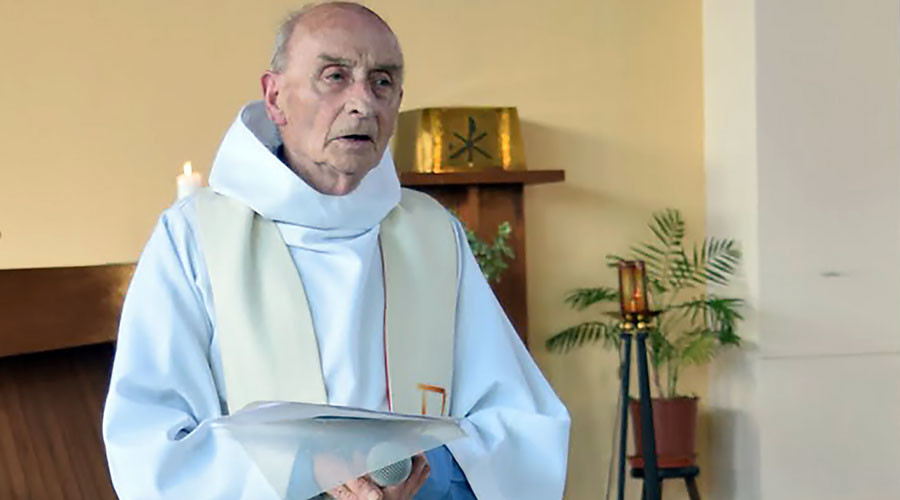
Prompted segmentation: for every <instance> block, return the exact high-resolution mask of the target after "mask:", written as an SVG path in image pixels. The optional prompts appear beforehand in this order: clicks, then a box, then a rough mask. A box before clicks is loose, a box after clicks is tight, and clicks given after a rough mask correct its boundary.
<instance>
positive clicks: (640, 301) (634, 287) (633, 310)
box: [618, 260, 648, 316]
mask: <svg viewBox="0 0 900 500" xmlns="http://www.w3.org/2000/svg"><path fill="white" fill-rule="evenodd" d="M618 267H619V298H620V306H621V309H622V314H623V315H626V316H627V315H633V314H645V313H647V312H648V307H647V274H646V272H645V268H644V262H643V261H640V260H623V261H620V262H619V266H618Z"/></svg>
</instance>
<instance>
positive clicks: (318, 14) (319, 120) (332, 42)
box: [262, 2, 403, 195]
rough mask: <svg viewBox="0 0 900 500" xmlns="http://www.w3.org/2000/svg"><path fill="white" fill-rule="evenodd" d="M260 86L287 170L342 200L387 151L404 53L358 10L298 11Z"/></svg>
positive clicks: (378, 22)
mask: <svg viewBox="0 0 900 500" xmlns="http://www.w3.org/2000/svg"><path fill="white" fill-rule="evenodd" d="M262 87H263V97H264V100H265V104H266V111H267V112H268V115H269V118H270V119H271V120H272V122H273V123H274V124H275V125H276V126H277V127H278V130H279V132H280V133H281V139H282V144H283V154H284V159H285V160H286V162H287V163H288V165H289V166H290V167H291V168H292V169H293V170H294V171H295V172H297V174H298V175H299V176H300V177H301V178H303V180H305V181H306V182H307V183H308V184H310V185H311V186H312V187H313V188H315V189H317V190H318V191H320V192H322V193H326V194H332V195H343V194H347V193H349V192H351V191H353V190H354V189H355V188H356V187H357V186H358V185H359V182H360V181H361V180H362V179H363V177H365V175H366V173H367V172H369V171H370V170H371V169H373V168H374V167H375V166H376V165H377V164H378V163H379V161H380V160H381V158H382V157H383V155H384V151H385V149H386V148H387V144H388V141H389V140H390V136H391V134H392V133H393V130H394V124H395V123H396V118H397V112H398V110H399V107H400V101H401V99H402V97H403V54H402V52H401V51H400V44H399V43H398V42H397V37H396V36H394V32H393V31H391V29H390V27H388V25H387V24H386V23H385V22H384V21H383V20H382V19H381V18H380V17H378V15H377V14H375V13H374V12H372V11H371V10H369V9H367V8H365V7H363V6H362V5H359V4H355V3H350V2H332V3H323V4H318V5H315V6H312V7H305V8H303V9H301V10H299V11H297V12H296V13H294V14H292V15H291V16H289V17H288V18H287V20H286V21H285V22H284V24H283V25H282V27H281V31H280V32H279V35H278V41H277V43H276V47H275V54H274V56H273V57H272V67H271V69H270V70H269V71H266V73H265V74H264V75H263V76H262Z"/></svg>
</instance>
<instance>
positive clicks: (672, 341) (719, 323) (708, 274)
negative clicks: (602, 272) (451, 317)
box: [546, 209, 743, 467]
mask: <svg viewBox="0 0 900 500" xmlns="http://www.w3.org/2000/svg"><path fill="white" fill-rule="evenodd" d="M648 228H649V230H650V233H651V234H652V238H651V239H650V240H649V241H646V242H640V243H636V244H634V245H631V247H630V252H629V253H630V255H628V256H627V258H628V259H639V260H643V261H644V262H645V264H646V273H647V283H648V294H649V298H650V301H651V305H652V308H653V309H654V310H656V311H658V312H659V316H658V318H657V321H656V322H655V323H654V324H653V325H652V326H651V327H650V329H649V332H648V337H647V340H648V355H649V358H650V368H651V373H650V375H651V379H652V381H653V386H654V388H655V392H656V396H657V397H654V398H653V413H654V414H653V417H654V418H653V420H654V428H655V430H656V450H657V455H658V460H659V465H660V466H661V467H679V466H686V465H692V464H693V463H694V460H695V453H694V436H695V435H696V417H697V403H698V399H697V397H696V396H686V395H684V394H682V393H681V392H680V391H679V388H678V383H679V380H680V376H681V374H682V371H683V370H684V369H685V368H686V367H688V366H691V365H702V364H705V363H707V362H709V361H710V360H712V359H713V357H714V356H715V355H716V354H717V353H718V352H719V351H720V349H722V348H724V347H728V346H738V345H740V342H741V338H740V336H739V335H738V334H737V332H736V327H737V323H738V322H739V321H740V320H741V319H743V318H742V316H741V314H740V307H741V306H742V304H743V300H742V299H739V298H733V297H725V296H722V295H720V294H719V293H717V292H719V291H721V289H722V287H725V286H727V285H728V284H729V282H730V280H731V279H732V278H733V277H734V275H735V273H736V272H737V267H738V265H739V264H740V261H741V252H740V250H739V248H738V244H737V243H736V242H735V241H734V240H731V239H721V238H706V239H705V240H704V241H703V242H702V243H699V244H698V243H694V244H692V245H691V247H690V248H686V247H685V243H684V237H685V223H684V219H683V218H682V216H681V213H680V212H679V211H678V210H675V209H668V210H664V211H661V212H657V213H655V214H653V216H652V218H651V220H650V222H649V224H648ZM606 258H607V263H608V264H609V266H610V267H615V266H616V265H617V263H618V262H619V261H622V260H626V257H624V256H620V255H615V254H610V255H607V257H606ZM565 302H566V304H567V305H569V306H570V307H572V308H573V309H576V310H585V309H587V308H590V307H593V306H597V305H604V304H605V305H612V306H614V305H617V304H618V302H619V292H618V290H617V288H614V287H611V286H602V285H601V286H597V287H589V288H579V289H576V290H574V291H572V292H570V293H569V294H568V295H567V296H566V298H565ZM612 311H613V310H612V309H611V308H610V309H607V310H606V311H601V314H600V315H599V316H598V318H597V319H596V320H592V321H587V322H583V323H580V324H577V325H574V326H571V327H568V328H566V329H564V330H562V331H560V332H558V333H556V334H555V335H553V336H552V337H551V338H550V339H549V340H547V344H546V345H547V348H548V349H549V350H550V351H551V352H568V351H570V350H571V349H574V348H578V347H581V346H583V345H586V344H594V343H599V344H601V345H602V346H604V347H606V348H608V349H615V350H620V349H621V345H620V336H619V328H618V324H619V322H618V320H617V319H616V318H615V317H614V316H615V315H614V314H611V313H612ZM620 357H621V352H620ZM639 411H640V410H639V407H638V405H637V402H636V401H633V402H632V405H631V415H632V420H633V422H634V425H632V429H634V441H635V450H638V452H639V450H641V442H640V425H638V422H640V414H639ZM632 465H633V466H635V467H641V466H642V460H641V457H640V456H637V457H632Z"/></svg>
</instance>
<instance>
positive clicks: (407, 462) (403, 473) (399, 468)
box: [367, 443, 412, 488]
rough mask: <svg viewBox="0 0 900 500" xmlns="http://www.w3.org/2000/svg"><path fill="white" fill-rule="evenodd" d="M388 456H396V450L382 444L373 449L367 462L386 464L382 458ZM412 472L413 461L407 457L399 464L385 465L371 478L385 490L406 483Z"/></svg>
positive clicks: (371, 473) (373, 473)
mask: <svg viewBox="0 0 900 500" xmlns="http://www.w3.org/2000/svg"><path fill="white" fill-rule="evenodd" d="M388 454H393V455H394V456H396V450H395V448H394V447H393V446H391V445H388V444H387V443H384V444H380V445H378V446H375V447H374V448H372V451H370V452H369V457H368V459H367V462H368V463H370V464H371V463H374V462H380V463H384V460H383V459H381V458H382V457H384V456H385V455H388ZM379 459H381V460H379ZM410 472H412V459H411V458H409V457H406V458H404V459H403V460H400V461H399V462H394V463H392V464H389V465H385V466H384V467H382V468H380V469H377V470H374V471H372V472H370V473H369V477H370V478H371V479H372V481H374V482H375V484H377V485H378V486H381V487H382V488H385V487H387V486H393V485H395V484H400V483H402V482H403V481H406V479H407V478H409V474H410Z"/></svg>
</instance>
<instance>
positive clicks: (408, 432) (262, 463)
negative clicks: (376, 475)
mask: <svg viewBox="0 0 900 500" xmlns="http://www.w3.org/2000/svg"><path fill="white" fill-rule="evenodd" d="M210 424H211V425H212V426H213V427H217V428H221V429H224V430H226V431H227V432H229V433H230V434H231V435H232V436H233V437H234V438H235V439H236V440H237V441H238V442H239V443H240V444H241V445H242V446H243V447H244V449H245V450H246V451H247V454H248V455H249V456H250V457H251V458H252V459H253V461H254V462H255V463H256V465H257V467H259V469H260V471H261V472H262V473H263V475H264V476H265V477H266V479H268V481H269V482H270V483H271V485H272V487H273V488H274V489H275V491H276V492H277V493H278V494H279V495H281V496H282V498H286V499H299V500H303V499H307V498H311V497H314V496H316V495H317V494H319V493H321V492H322V491H326V490H329V489H331V488H334V487H335V486H337V485H339V484H343V483H345V482H347V481H349V480H351V479H355V478H357V477H360V476H363V475H365V474H367V473H369V472H372V471H373V470H376V469H379V468H381V467H384V466H386V465H389V464H392V463H394V462H397V461H399V460H402V459H404V458H407V457H410V456H413V455H415V454H417V453H421V452H423V451H427V450H430V449H432V448H437V447H438V446H442V445H444V444H446V443H449V442H451V441H454V440H456V439H459V438H461V437H465V435H466V434H465V432H464V431H463V430H462V428H461V427H460V426H459V422H458V420H457V419H453V418H445V417H427V416H421V415H402V414H396V413H382V412H376V411H370V410H362V409H357V408H349V407H339V406H329V405H315V404H306V403H288V402H266V403H258V404H254V405H252V406H248V407H247V408H244V409H242V410H240V411H238V412H236V413H234V414H233V415H229V416H226V417H221V418H218V419H216V420H214V421H212V422H211V423H210ZM376 446H378V453H375V454H373V453H372V450H373V449H374V448H375V447H376Z"/></svg>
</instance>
